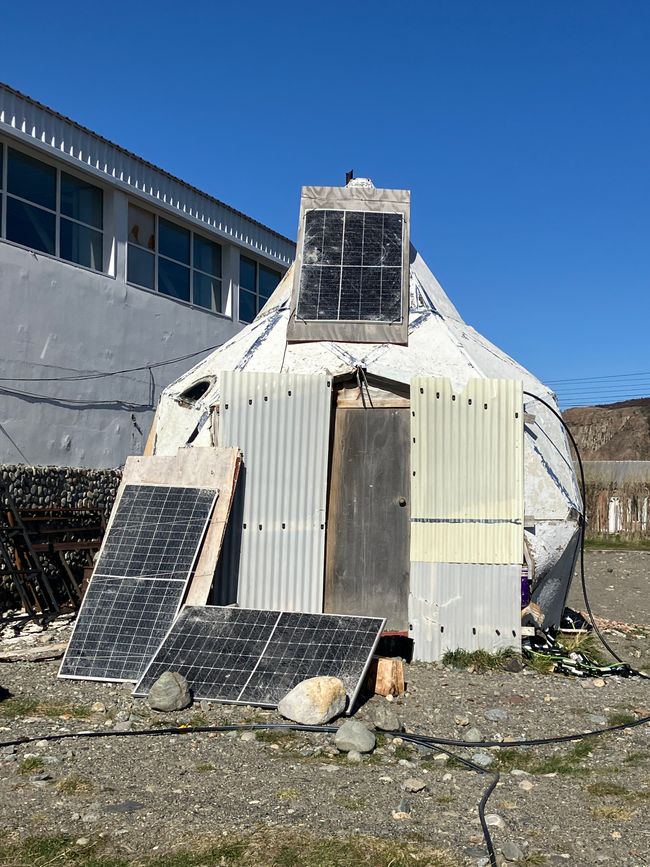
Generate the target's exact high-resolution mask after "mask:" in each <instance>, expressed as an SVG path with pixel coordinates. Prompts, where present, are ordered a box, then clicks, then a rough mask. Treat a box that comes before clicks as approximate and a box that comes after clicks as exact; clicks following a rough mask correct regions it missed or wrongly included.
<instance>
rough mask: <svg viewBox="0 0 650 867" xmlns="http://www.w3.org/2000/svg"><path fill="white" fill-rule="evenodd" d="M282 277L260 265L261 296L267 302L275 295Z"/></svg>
mask: <svg viewBox="0 0 650 867" xmlns="http://www.w3.org/2000/svg"><path fill="white" fill-rule="evenodd" d="M281 276H282V275H281V274H278V272H277V271H271V269H270V268H265V267H264V265H260V295H261V297H262V298H263V299H264V300H265V301H266V300H267V298H270V297H271V295H272V294H273V290H274V289H275V288H276V286H277V285H278V283H279V282H280V278H281Z"/></svg>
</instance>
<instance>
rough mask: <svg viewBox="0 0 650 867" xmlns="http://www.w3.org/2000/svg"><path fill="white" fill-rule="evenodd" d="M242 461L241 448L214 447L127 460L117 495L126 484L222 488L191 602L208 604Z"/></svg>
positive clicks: (200, 554) (200, 555)
mask: <svg viewBox="0 0 650 867" xmlns="http://www.w3.org/2000/svg"><path fill="white" fill-rule="evenodd" d="M240 463H241V453H240V451H239V449H237V448H212V447H206V448H199V447H193V448H181V449H179V450H178V452H177V454H175V455H153V456H149V457H130V458H127V460H126V464H125V466H124V472H123V474H122V484H121V485H120V490H119V491H118V499H119V497H120V495H121V491H122V488H123V486H124V485H125V484H141V485H183V486H184V487H188V488H191V487H197V488H214V489H216V490H218V491H219V497H218V499H217V505H216V506H215V508H214V511H213V512H212V515H211V516H210V521H209V523H208V529H207V532H206V536H205V539H204V541H203V545H202V547H201V550H200V553H199V559H198V561H197V564H196V569H195V571H194V576H193V578H192V581H191V583H190V587H189V590H188V595H187V600H186V603H187V604H188V605H205V604H206V602H207V601H208V596H209V594H210V587H211V586H212V581H213V579H214V573H215V570H216V567H217V561H218V560H219V554H220V552H221V545H222V542H223V537H224V534H225V531H226V526H227V524H228V518H229V515H230V509H231V505H232V501H233V496H234V491H235V486H236V483H237V476H238V474H239V466H240ZM109 526H110V524H109Z"/></svg>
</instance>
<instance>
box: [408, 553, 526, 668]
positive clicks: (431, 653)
mask: <svg viewBox="0 0 650 867" xmlns="http://www.w3.org/2000/svg"><path fill="white" fill-rule="evenodd" d="M520 609H521V566H518V565H517V566H488V565H480V564H474V563H461V564H459V563H411V594H410V597H409V620H410V623H411V635H412V637H413V639H414V657H415V659H419V660H423V661H426V662H432V661H434V660H438V659H442V657H443V656H444V654H445V652H446V651H447V650H457V649H458V648H462V649H463V650H468V651H470V652H471V651H474V650H479V649H483V650H487V651H489V652H491V653H494V652H495V651H497V650H500V649H502V648H504V647H516V648H518V647H519V643H520V641H521V610H520Z"/></svg>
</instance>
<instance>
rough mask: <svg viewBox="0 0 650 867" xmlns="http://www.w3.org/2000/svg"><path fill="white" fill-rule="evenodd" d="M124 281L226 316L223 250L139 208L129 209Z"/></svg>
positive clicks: (212, 242) (130, 206)
mask: <svg viewBox="0 0 650 867" xmlns="http://www.w3.org/2000/svg"><path fill="white" fill-rule="evenodd" d="M126 279H127V281H128V282H129V283H134V284H135V285H136V286H143V287H144V288H146V289H153V290H154V291H157V292H161V293H162V294H163V295H169V296H170V297H171V298H178V299H179V300H180V301H187V302H190V303H192V304H194V305H196V306H197V307H203V308H204V309H206V310H213V311H216V312H217V313H222V312H223V307H224V304H223V298H222V294H221V246H220V245H219V244H215V243H214V241H210V240H208V239H207V238H204V237H203V236H202V235H198V234H197V233H196V232H193V231H191V230H190V229H185V228H183V226H179V225H178V224H177V223H172V222H171V221H170V220H166V219H165V218H164V217H160V216H158V215H157V214H153V213H151V212H150V211H145V210H143V209H142V208H139V207H138V206H137V205H129V238H128V251H127V276H126Z"/></svg>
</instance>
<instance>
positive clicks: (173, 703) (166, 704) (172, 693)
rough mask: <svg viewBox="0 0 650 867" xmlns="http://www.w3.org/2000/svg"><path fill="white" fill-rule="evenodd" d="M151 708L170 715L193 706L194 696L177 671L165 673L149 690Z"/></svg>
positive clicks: (148, 698) (148, 697)
mask: <svg viewBox="0 0 650 867" xmlns="http://www.w3.org/2000/svg"><path fill="white" fill-rule="evenodd" d="M147 700H148V702H149V707H150V708H151V709H152V710H160V711H164V712H166V713H169V712H170V711H173V710H183V709H184V708H186V707H189V706H190V705H191V704H192V696H191V694H190V688H189V686H188V685H187V681H186V680H185V678H184V677H183V675H182V674H179V673H178V672H177V671H164V672H163V673H162V674H161V675H160V677H159V678H158V680H157V681H156V682H155V683H154V685H153V686H152V687H151V689H150V690H149V695H148V696H147Z"/></svg>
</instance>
